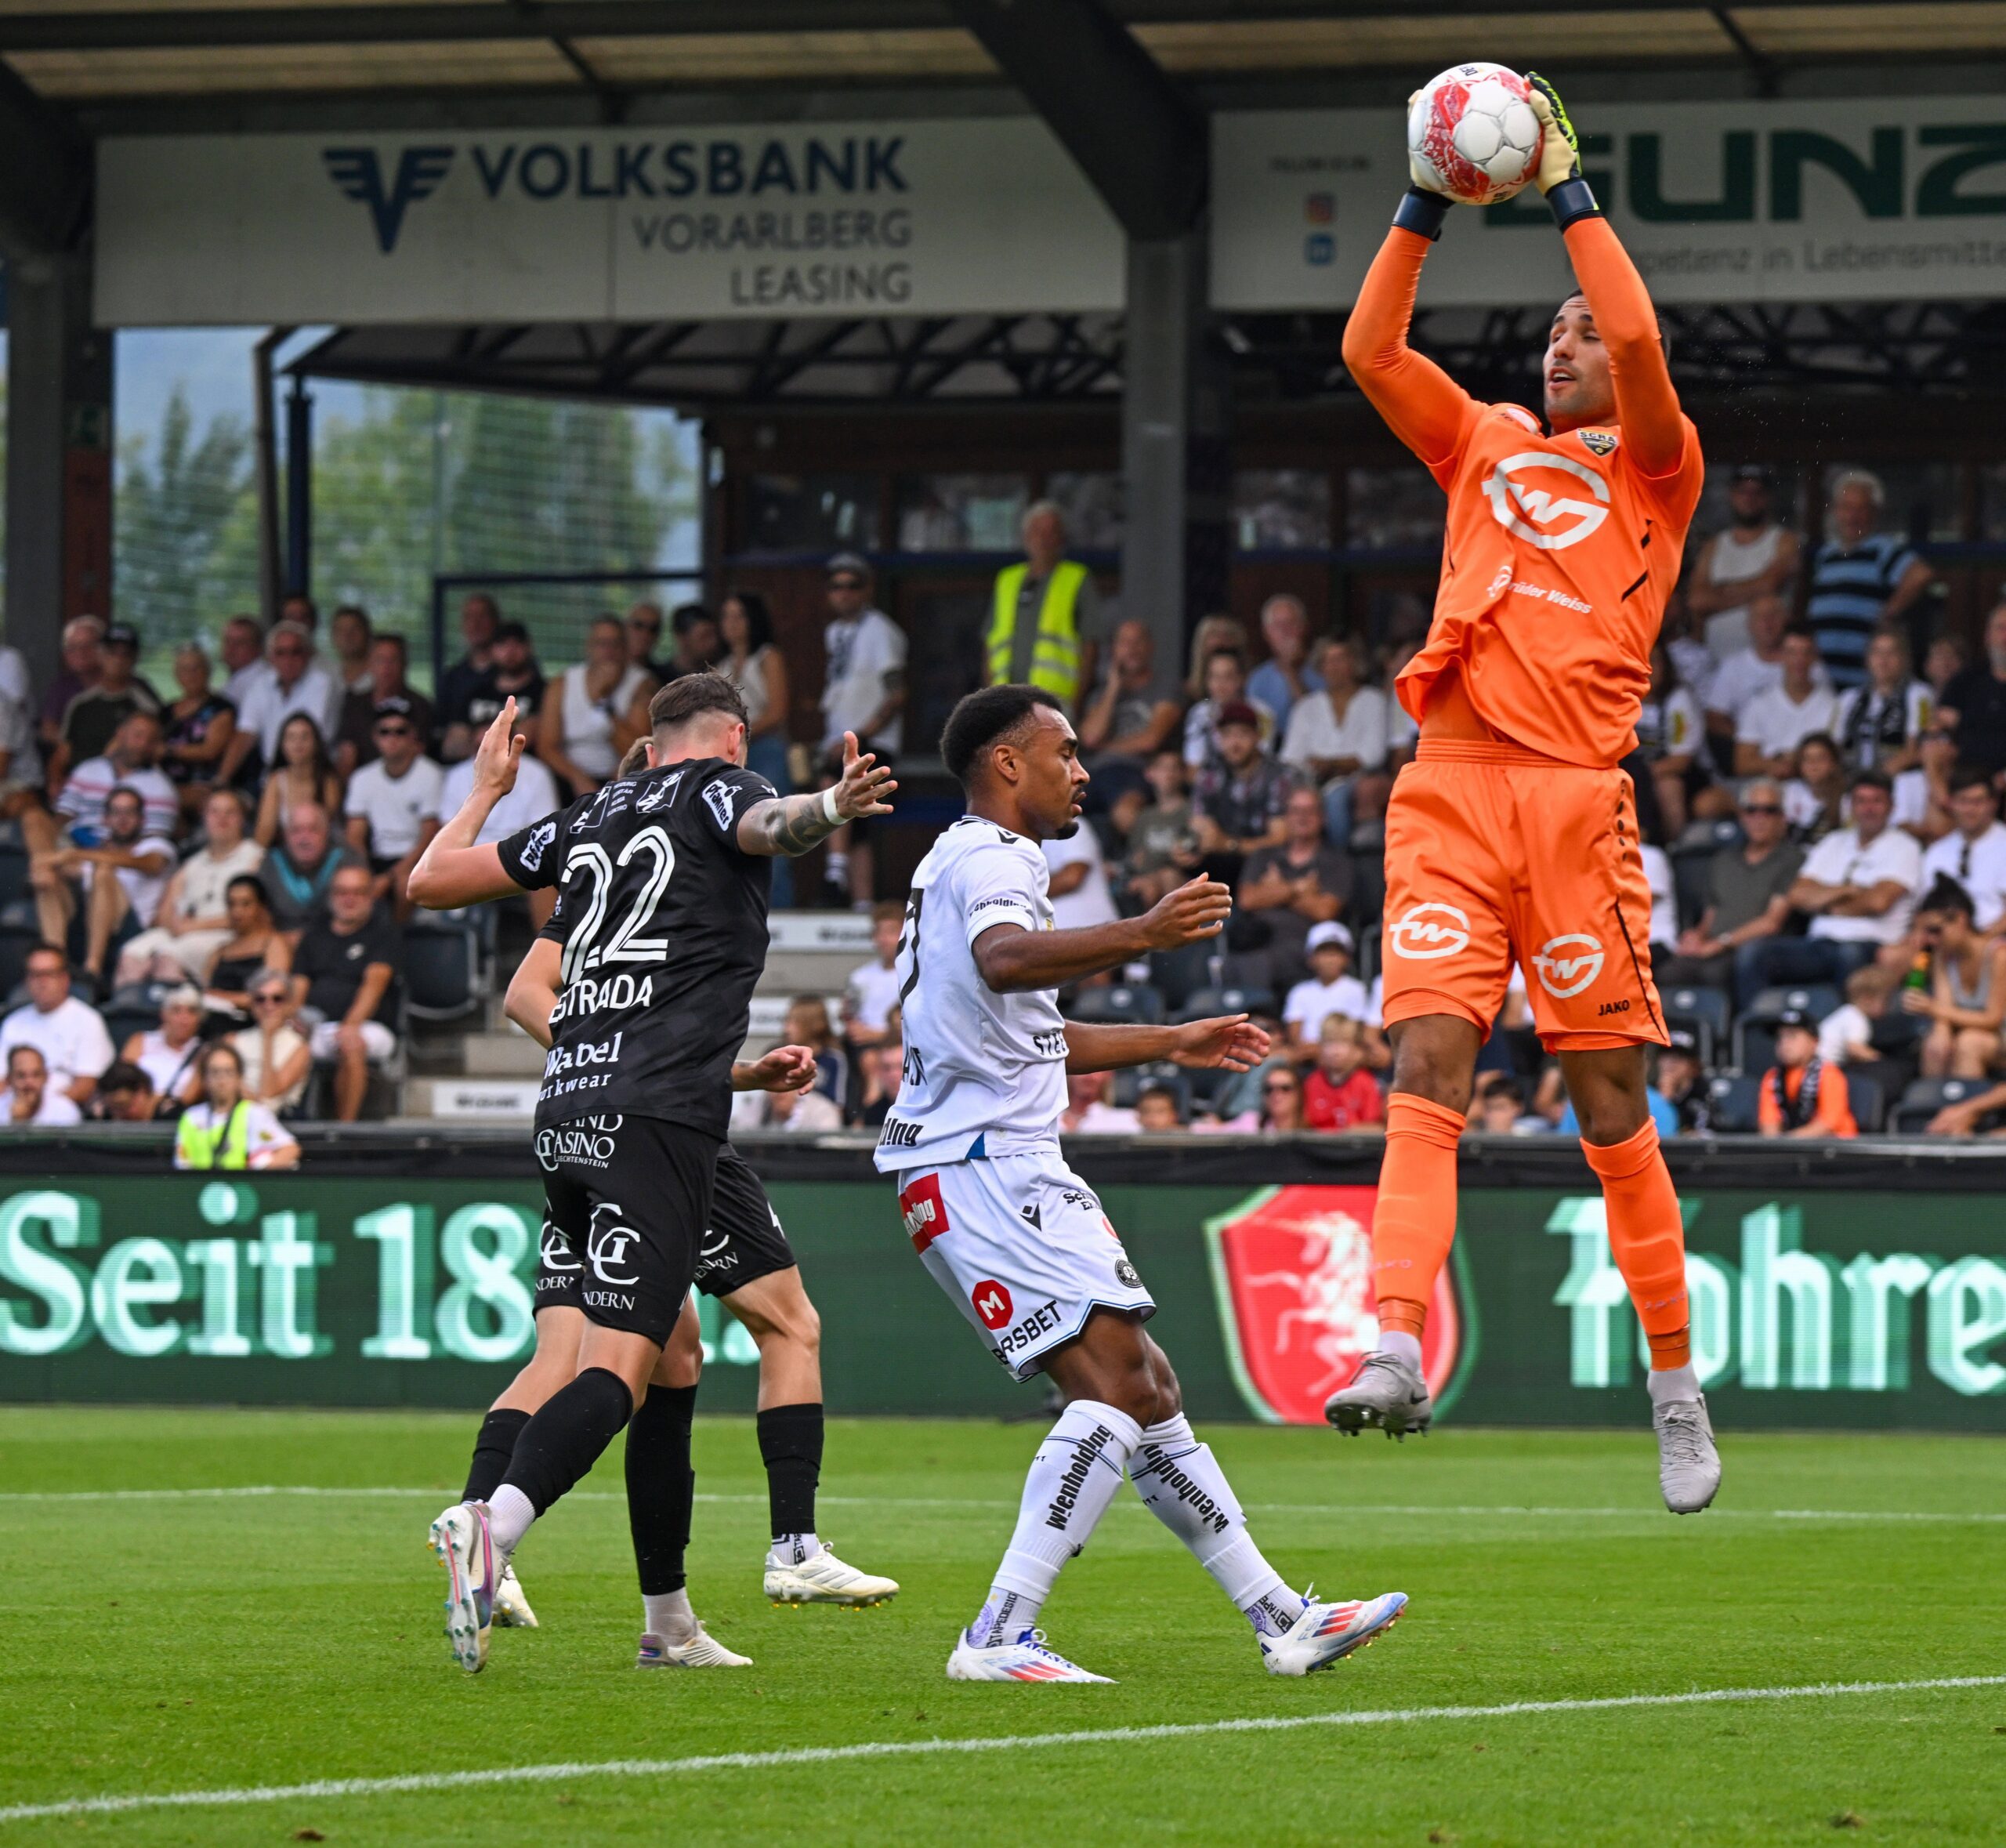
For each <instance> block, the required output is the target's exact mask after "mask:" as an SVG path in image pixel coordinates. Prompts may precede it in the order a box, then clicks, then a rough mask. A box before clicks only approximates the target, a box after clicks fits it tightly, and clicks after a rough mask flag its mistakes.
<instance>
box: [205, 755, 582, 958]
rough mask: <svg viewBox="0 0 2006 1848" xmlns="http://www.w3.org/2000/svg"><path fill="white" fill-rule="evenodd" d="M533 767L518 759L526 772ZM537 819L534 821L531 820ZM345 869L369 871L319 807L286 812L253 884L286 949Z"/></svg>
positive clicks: (305, 805)
mask: <svg viewBox="0 0 2006 1848" xmlns="http://www.w3.org/2000/svg"><path fill="white" fill-rule="evenodd" d="M533 761H534V759H530V758H527V757H525V758H524V759H523V764H524V765H525V766H527V765H528V764H529V763H532V762H533ZM541 813H543V814H546V815H547V814H549V813H550V810H549V809H545V810H541ZM537 818H538V817H536V816H534V815H533V816H531V817H530V820H532V821H534V820H535V819H537ZM504 838H505V837H504ZM345 866H357V867H361V868H363V870H364V871H368V865H367V863H366V862H365V861H364V860H363V858H362V856H361V855H360V854H359V853H357V852H356V851H355V850H353V848H352V847H350V846H348V845H347V843H346V842H337V841H336V840H335V827H334V822H333V821H332V819H331V817H330V816H329V814H328V811H327V810H325V809H324V808H323V807H321V806H320V804H319V803H314V802H302V803H295V804H294V805H293V806H291V808H289V809H288V810H286V812H285V828H284V832H283V833H282V834H281V835H280V837H279V839H277V841H276V842H273V845H272V846H270V847H269V848H267V849H266V852H265V860H264V864H263V865H262V866H261V867H259V869H258V879H259V885H260V886H261V887H262V888H263V893H264V899H265V903H266V906H267V907H268V908H270V916H271V922H272V923H273V926H274V927H275V928H276V929H277V930H278V931H279V933H281V935H282V936H283V937H285V938H286V940H288V943H292V944H296V943H298V942H299V938H300V934H301V933H302V932H303V931H304V930H305V929H306V927H307V926H309V925H310V924H313V923H317V922H319V921H320V919H322V918H324V917H325V916H326V915H327V911H328V893H329V891H330V890H331V888H332V887H333V886H334V882H335V874H336V873H338V872H339V871H341V870H342V868H343V867H345ZM231 883H232V884H233V885H234V884H235V883H236V882H235V881H234V880H233V881H232V882H231ZM539 928H541V926H539Z"/></svg>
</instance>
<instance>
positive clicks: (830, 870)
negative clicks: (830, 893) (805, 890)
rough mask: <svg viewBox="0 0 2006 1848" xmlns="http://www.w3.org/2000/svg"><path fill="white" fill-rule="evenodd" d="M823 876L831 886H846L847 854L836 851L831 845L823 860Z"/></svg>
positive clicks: (847, 878)
mask: <svg viewBox="0 0 2006 1848" xmlns="http://www.w3.org/2000/svg"><path fill="white" fill-rule="evenodd" d="M823 876H824V878H826V879H827V880H828V882H829V883H830V884H831V886H847V885H848V884H849V855H848V854H847V853H838V852H837V851H836V850H835V848H833V847H831V849H830V850H829V851H828V853H827V856H826V857H825V859H824V865H823Z"/></svg>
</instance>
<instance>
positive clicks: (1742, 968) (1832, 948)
mask: <svg viewBox="0 0 2006 1848" xmlns="http://www.w3.org/2000/svg"><path fill="white" fill-rule="evenodd" d="M1880 948H1881V946H1880V945H1879V944H1875V943H1853V942H1846V943H1841V942H1839V941H1838V940H1837V939H1835V938H1833V937H1758V939H1757V940H1755V941H1754V943H1752V944H1743V945H1742V946H1741V948H1740V949H1738V950H1736V951H1735V953H1734V1004H1735V1006H1736V1007H1738V1008H1745V1007H1747V1006H1749V1005H1750V1004H1751V1002H1753V1001H1754V998H1755V997H1756V996H1757V995H1758V994H1759V993H1761V991H1762V990H1763V989H1765V988H1787V987H1793V986H1795V985H1797V984H1800V983H1805V982H1825V983H1829V984H1830V985H1831V986H1832V987H1834V988H1843V987H1845V984H1846V978H1847V977H1848V976H1850V975H1851V974H1852V973H1853V971H1854V970H1855V969H1864V968H1865V967H1866V966H1867V964H1868V963H1870V962H1872V961H1873V960H1874V957H1875V956H1876V955H1877V954H1878V953H1879V951H1880Z"/></svg>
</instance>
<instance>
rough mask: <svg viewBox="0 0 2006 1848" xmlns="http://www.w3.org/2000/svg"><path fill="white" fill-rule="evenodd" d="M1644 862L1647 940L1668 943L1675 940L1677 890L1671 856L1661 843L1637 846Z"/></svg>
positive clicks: (1673, 942) (1676, 935)
mask: <svg viewBox="0 0 2006 1848" xmlns="http://www.w3.org/2000/svg"><path fill="white" fill-rule="evenodd" d="M1637 851H1638V855H1639V857H1641V858H1642V861H1643V862H1644V880H1645V883H1646V884H1647V885H1648V886H1649V887H1650V889H1651V941H1652V942H1653V943H1654V944H1675V943H1677V942H1678V888H1677V886H1675V883H1674V882H1673V880H1672V876H1671V855H1669V854H1668V853H1666V852H1665V850H1664V848H1662V847H1653V846H1649V845H1646V846H1642V847H1639V848H1638V850H1637Z"/></svg>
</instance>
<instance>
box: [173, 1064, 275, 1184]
mask: <svg viewBox="0 0 2006 1848" xmlns="http://www.w3.org/2000/svg"><path fill="white" fill-rule="evenodd" d="M201 1082H202V1097H201V1102H200V1103H197V1104H196V1105H195V1106H194V1107H193V1108H192V1109H190V1110H186V1111H183V1112H182V1114H181V1121H179V1123H178V1124H176V1125H175V1132H174V1165H175V1166H176V1168H183V1169H197V1170H204V1169H215V1168H220V1169H252V1168H256V1169H266V1168H297V1167H298V1166H299V1142H298V1140H296V1139H295V1137H294V1136H293V1133H292V1132H291V1130H290V1129H287V1128H286V1126H285V1125H284V1124H283V1123H281V1121H279V1120H278V1118H277V1117H275V1116H273V1114H272V1113H271V1112H270V1111H269V1110H267V1109H266V1107H265V1106H264V1105H263V1104H262V1103H253V1102H252V1100H250V1099H249V1098H248V1097H246V1096H244V1061H243V1060H242V1059H241V1058H240V1057H239V1056H238V1055H237V1049H236V1048H235V1047H234V1046H232V1045H212V1046H211V1047H210V1048H209V1049H208V1051H207V1052H206V1053H204V1054H203V1055H202V1071H201Z"/></svg>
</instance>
